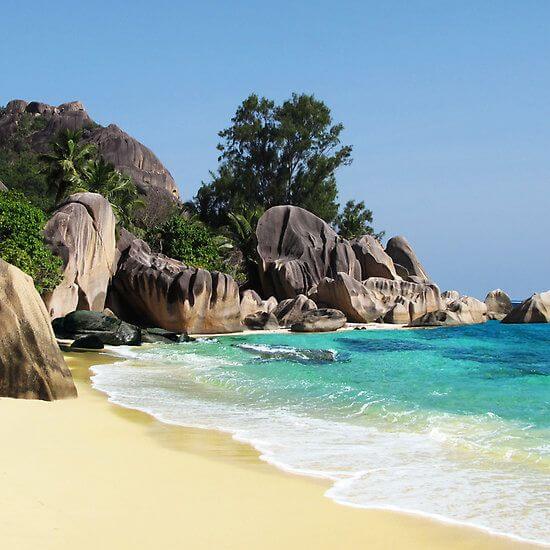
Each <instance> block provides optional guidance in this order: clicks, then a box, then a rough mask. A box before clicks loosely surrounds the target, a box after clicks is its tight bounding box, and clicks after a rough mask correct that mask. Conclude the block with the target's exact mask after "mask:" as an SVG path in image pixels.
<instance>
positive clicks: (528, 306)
mask: <svg viewBox="0 0 550 550" xmlns="http://www.w3.org/2000/svg"><path fill="white" fill-rule="evenodd" d="M502 322H503V323H510V324H512V323H550V290H547V291H546V292H541V293H540V294H533V295H532V296H531V297H530V298H528V299H527V300H525V301H524V302H522V303H521V304H519V305H518V306H516V307H515V308H514V309H512V311H511V312H510V313H508V315H506V317H504V319H502Z"/></svg>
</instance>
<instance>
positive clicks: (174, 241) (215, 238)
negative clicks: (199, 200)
mask: <svg viewBox="0 0 550 550" xmlns="http://www.w3.org/2000/svg"><path fill="white" fill-rule="evenodd" d="M147 240H148V241H149V242H150V243H151V245H152V246H153V248H154V249H156V250H159V251H160V252H162V253H163V254H166V255H167V256H169V257H170V258H175V259H176V260H180V261H181V262H183V263H184V264H186V265H188V266H190V267H201V268H203V269H208V270H210V271H224V252H225V249H227V248H228V244H229V243H228V242H227V239H225V238H224V237H222V236H220V235H215V234H214V233H213V232H212V231H211V230H210V229H208V228H207V227H206V226H205V225H204V224H203V223H202V222H200V221H199V220H197V219H194V218H191V219H186V218H184V217H182V216H178V215H175V216H172V217H171V218H170V219H168V220H167V221H166V222H164V223H163V224H162V225H160V226H159V227H157V228H155V229H153V230H151V231H149V232H148V234H147Z"/></svg>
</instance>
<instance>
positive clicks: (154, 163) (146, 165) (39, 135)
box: [0, 99, 179, 199]
mask: <svg viewBox="0 0 550 550" xmlns="http://www.w3.org/2000/svg"><path fill="white" fill-rule="evenodd" d="M29 116H32V117H34V118H35V119H37V120H40V121H41V123H42V124H40V125H39V129H38V130H36V131H35V132H34V133H33V134H32V135H31V136H30V138H29V145H30V146H31V149H32V150H34V151H35V152H38V153H44V152H45V151H46V150H47V149H48V148H49V144H50V142H51V141H52V139H54V138H55V137H56V136H57V135H58V134H59V132H60V131H62V130H65V129H69V130H80V129H82V130H83V131H84V136H83V137H84V139H85V140H87V141H89V142H91V143H95V144H96V145H97V147H98V149H99V152H100V154H101V155H102V156H103V157H104V158H105V160H107V161H108V162H111V163H113V164H114V166H115V168H117V169H118V170H120V171H122V172H124V173H125V174H127V175H129V176H131V177H132V178H133V179H134V181H135V182H136V184H137V186H138V188H139V189H140V190H141V191H142V192H144V193H145V194H147V195H148V194H149V190H150V189H151V188H155V189H156V188H158V189H162V190H164V191H166V192H167V193H168V194H169V195H171V196H172V197H174V198H176V199H177V198H179V196H178V190H177V187H176V183H175V181H174V178H173V177H172V175H171V174H170V172H169V171H168V170H167V169H166V168H165V167H164V166H163V164H162V163H161V162H160V160H159V159H158V158H157V157H156V156H155V154H154V153H153V152H152V151H151V150H150V149H148V148H147V147H145V145H143V144H142V143H140V142H139V141H138V140H136V139H134V138H133V137H131V136H129V135H128V134H127V133H125V132H124V131H122V130H121V129H120V128H119V127H118V126H116V125H114V124H111V125H109V126H107V127H102V126H100V125H99V124H97V123H95V122H94V121H93V120H92V119H91V118H90V116H89V115H88V113H87V112H86V109H85V108H84V106H83V105H82V103H81V102H80V101H71V102H69V103H63V104H61V105H58V106H53V105H47V104H46V103H39V102H37V101H31V102H30V103H27V102H26V101H23V100H20V99H16V100H12V101H10V102H9V103H8V104H7V106H6V110H5V113H4V114H3V116H0V146H1V145H2V144H4V143H7V142H8V141H9V139H10V137H11V136H12V135H13V133H14V132H15V131H16V130H17V128H18V125H19V124H20V123H21V121H22V120H23V119H24V117H29Z"/></svg>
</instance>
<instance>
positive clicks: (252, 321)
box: [243, 311, 279, 330]
mask: <svg viewBox="0 0 550 550" xmlns="http://www.w3.org/2000/svg"><path fill="white" fill-rule="evenodd" d="M243 323H244V324H245V326H246V328H248V329H250V330H275V329H278V328H279V321H278V320H277V317H275V315H273V313H270V312H268V311H257V312H256V313H252V314H250V315H247V316H246V317H245V318H244V321H243Z"/></svg>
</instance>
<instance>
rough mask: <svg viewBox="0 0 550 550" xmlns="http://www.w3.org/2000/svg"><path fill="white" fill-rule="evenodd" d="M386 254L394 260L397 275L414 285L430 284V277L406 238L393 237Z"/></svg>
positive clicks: (387, 246)
mask: <svg viewBox="0 0 550 550" xmlns="http://www.w3.org/2000/svg"><path fill="white" fill-rule="evenodd" d="M386 254H388V256H390V258H391V259H392V260H393V263H394V265H395V268H396V271H397V273H398V274H399V275H400V276H401V277H403V278H404V279H405V280H407V281H410V282H413V283H429V282H430V277H429V276H428V274H427V273H426V270H425V269H424V267H423V266H422V264H421V263H420V260H419V259H418V258H417V256H416V254H415V253H414V250H413V249H412V247H411V245H410V244H409V242H408V241H407V239H405V237H392V238H391V239H390V240H389V241H388V244H387V245H386Z"/></svg>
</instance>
